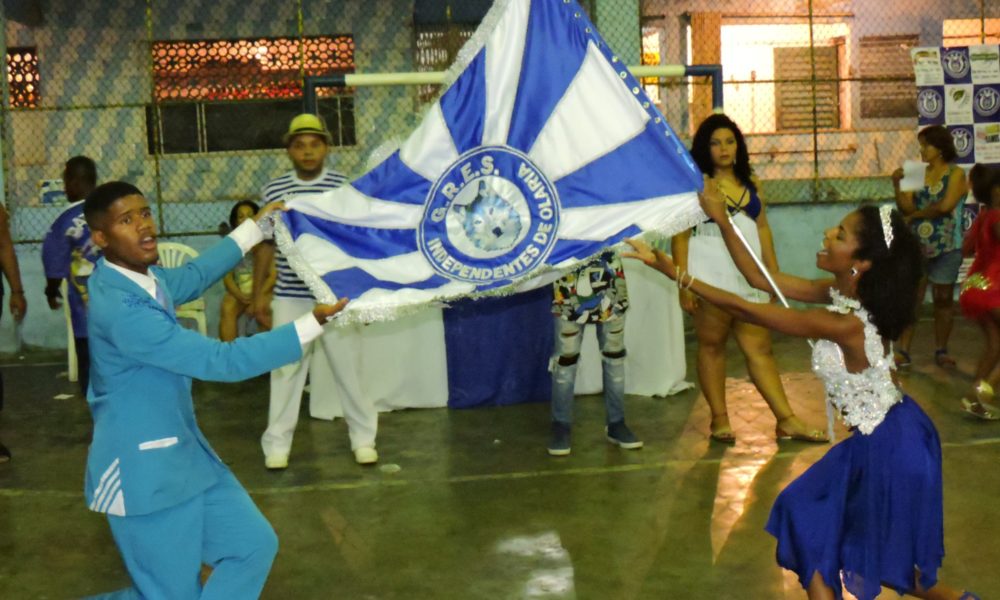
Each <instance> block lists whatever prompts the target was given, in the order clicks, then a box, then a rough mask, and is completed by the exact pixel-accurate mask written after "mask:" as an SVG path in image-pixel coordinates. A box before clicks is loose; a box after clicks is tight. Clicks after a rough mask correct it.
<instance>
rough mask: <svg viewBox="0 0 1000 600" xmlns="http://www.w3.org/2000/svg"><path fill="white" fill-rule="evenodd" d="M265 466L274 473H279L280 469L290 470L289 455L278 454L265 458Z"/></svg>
mask: <svg viewBox="0 0 1000 600" xmlns="http://www.w3.org/2000/svg"><path fill="white" fill-rule="evenodd" d="M264 466H265V467H267V468H268V469H270V470H272V471H277V470H280V469H287V468H288V455H287V454H276V455H274V456H265V457H264Z"/></svg>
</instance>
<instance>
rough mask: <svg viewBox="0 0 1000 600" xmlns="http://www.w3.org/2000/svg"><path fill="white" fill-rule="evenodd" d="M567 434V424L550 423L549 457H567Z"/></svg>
mask: <svg viewBox="0 0 1000 600" xmlns="http://www.w3.org/2000/svg"><path fill="white" fill-rule="evenodd" d="M569 432H570V426H569V424H568V423H562V422H559V421H552V438H551V439H550V440H549V455H550V456H569Z"/></svg>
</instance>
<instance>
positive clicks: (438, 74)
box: [302, 65, 723, 112]
mask: <svg viewBox="0 0 1000 600" xmlns="http://www.w3.org/2000/svg"><path fill="white" fill-rule="evenodd" d="M628 70H629V71H631V72H632V75H634V76H635V77H711V78H712V109H713V110H714V111H715V112H722V102H723V100H722V65H634V66H631V67H628ZM444 77H445V71H410V72H401V73H338V74H336V75H318V76H312V77H306V78H305V86H304V91H303V98H302V100H303V103H304V106H305V112H316V88H318V87H354V86H358V87H366V86H367V87H371V86H382V85H434V84H439V83H441V82H442V81H444Z"/></svg>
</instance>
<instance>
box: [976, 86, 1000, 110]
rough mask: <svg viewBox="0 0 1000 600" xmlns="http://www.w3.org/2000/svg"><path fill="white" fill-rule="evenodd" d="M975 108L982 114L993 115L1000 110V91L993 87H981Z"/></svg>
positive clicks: (977, 94) (977, 93)
mask: <svg viewBox="0 0 1000 600" xmlns="http://www.w3.org/2000/svg"><path fill="white" fill-rule="evenodd" d="M973 108H975V109H976V112H977V113H978V114H979V115H980V116H983V117H992V116H993V115H995V114H996V113H997V111H998V110H1000V93H997V91H996V90H995V89H993V88H991V87H984V88H980V89H979V91H977V92H976V101H975V103H974V104H973Z"/></svg>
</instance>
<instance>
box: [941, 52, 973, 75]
mask: <svg viewBox="0 0 1000 600" xmlns="http://www.w3.org/2000/svg"><path fill="white" fill-rule="evenodd" d="M941 66H943V67H944V72H945V73H947V74H948V76H949V77H951V78H952V79H961V78H963V77H965V76H966V75H968V74H969V57H968V56H966V55H965V52H962V51H961V50H949V51H947V52H945V53H944V56H942V57H941Z"/></svg>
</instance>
